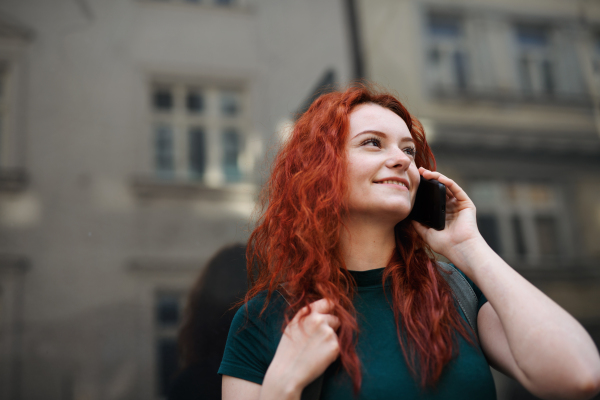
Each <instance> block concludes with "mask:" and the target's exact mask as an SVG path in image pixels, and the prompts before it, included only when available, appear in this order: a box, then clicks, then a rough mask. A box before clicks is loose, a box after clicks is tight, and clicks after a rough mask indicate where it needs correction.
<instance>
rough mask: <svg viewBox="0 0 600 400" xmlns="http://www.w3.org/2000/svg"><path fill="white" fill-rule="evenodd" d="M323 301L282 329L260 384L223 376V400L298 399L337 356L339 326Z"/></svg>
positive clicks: (329, 306) (303, 311)
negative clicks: (304, 315)
mask: <svg viewBox="0 0 600 400" xmlns="http://www.w3.org/2000/svg"><path fill="white" fill-rule="evenodd" d="M331 309H332V304H331V303H330V302H329V301H327V300H324V299H321V300H318V301H315V302H314V303H311V305H310V313H309V314H308V315H307V316H306V317H305V318H304V319H300V315H303V313H305V312H308V309H307V308H304V309H302V310H300V311H298V313H297V314H296V316H295V317H294V319H293V320H292V321H291V322H290V323H289V325H288V326H287V327H286V329H285V331H284V333H283V336H282V338H281V341H280V342H279V345H278V346H277V351H276V352H275V357H273V361H272V362H271V364H270V365H269V368H268V369H267V373H266V374H265V378H264V380H263V384H262V385H258V384H256V383H253V382H249V381H245V380H242V379H238V378H234V377H231V376H223V386H222V388H223V396H222V397H223V400H233V399H235V400H238V399H241V400H258V399H260V400H271V399H273V400H300V395H301V394H302V390H303V389H304V388H305V387H306V386H307V385H308V384H309V383H311V382H312V381H313V380H315V379H316V378H317V377H318V376H319V375H321V374H322V373H323V372H324V371H325V369H326V368H327V367H328V366H329V364H331V363H332V362H333V361H335V359H336V358H337V357H338V354H339V344H338V338H337V335H336V333H335V331H336V330H337V328H338V327H339V325H340V321H339V319H338V318H337V317H335V316H333V315H331V314H329V312H330V311H331Z"/></svg>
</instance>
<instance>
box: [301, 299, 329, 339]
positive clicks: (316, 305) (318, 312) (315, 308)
mask: <svg viewBox="0 0 600 400" xmlns="http://www.w3.org/2000/svg"><path fill="white" fill-rule="evenodd" d="M333 307H334V304H333V302H332V301H330V300H327V299H320V300H317V301H313V302H312V303H310V304H309V306H307V307H304V308H302V309H301V310H300V311H298V312H297V313H296V315H295V316H294V320H296V322H297V321H298V319H299V318H300V317H301V316H303V315H305V314H306V317H307V318H309V317H311V316H312V317H313V318H315V319H317V324H318V323H319V320H320V319H322V320H323V321H324V322H325V323H326V324H327V325H329V326H330V327H331V328H333V330H334V331H335V330H337V329H338V328H339V327H340V319H339V318H338V317H336V316H335V315H333V314H330V312H331V311H332V310H333Z"/></svg>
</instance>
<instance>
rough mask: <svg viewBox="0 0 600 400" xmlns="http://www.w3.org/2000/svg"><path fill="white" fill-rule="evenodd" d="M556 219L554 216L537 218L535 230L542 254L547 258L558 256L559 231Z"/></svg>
mask: <svg viewBox="0 0 600 400" xmlns="http://www.w3.org/2000/svg"><path fill="white" fill-rule="evenodd" d="M556 225H557V224H556V219H555V218H554V217H552V216H544V215H539V216H537V217H535V230H536V234H537V238H538V244H539V246H540V253H541V254H542V255H545V256H556V255H558V253H559V251H558V229H557V226H556Z"/></svg>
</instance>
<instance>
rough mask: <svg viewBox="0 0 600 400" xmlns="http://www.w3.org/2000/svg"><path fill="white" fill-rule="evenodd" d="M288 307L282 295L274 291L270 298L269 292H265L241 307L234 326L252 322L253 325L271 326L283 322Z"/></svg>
mask: <svg viewBox="0 0 600 400" xmlns="http://www.w3.org/2000/svg"><path fill="white" fill-rule="evenodd" d="M265 304H266V308H265ZM286 305H287V303H286V301H285V299H284V297H283V296H282V295H281V293H279V292H278V291H274V292H272V293H271V296H270V298H269V295H268V291H266V290H264V291H262V292H259V293H258V294H257V295H256V296H254V297H252V298H251V299H250V300H248V301H247V302H246V303H244V304H242V306H240V308H239V309H238V310H237V312H236V313H235V317H234V324H236V325H239V324H240V323H244V322H245V321H250V322H251V323H253V324H261V325H263V324H267V325H270V324H273V323H275V322H279V321H282V318H283V316H284V313H285V309H286Z"/></svg>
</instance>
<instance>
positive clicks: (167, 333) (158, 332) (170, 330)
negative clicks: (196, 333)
mask: <svg viewBox="0 0 600 400" xmlns="http://www.w3.org/2000/svg"><path fill="white" fill-rule="evenodd" d="M163 293H164V294H169V295H172V296H176V297H177V298H178V309H179V317H180V319H179V322H178V324H177V325H176V326H169V327H164V326H160V323H159V321H158V316H157V315H156V313H157V311H158V309H157V308H158V307H157V306H158V299H159V296H160V295H161V294H163ZM187 297H188V290H184V289H183V288H168V287H156V288H155V289H154V303H153V313H154V357H155V358H154V359H155V362H154V365H155V366H156V389H155V390H156V395H157V397H159V398H161V399H162V398H166V397H161V394H160V385H161V382H160V380H161V378H162V377H161V376H160V374H161V371H160V355H159V350H160V349H159V343H160V341H161V340H162V339H170V340H173V341H175V344H176V346H177V334H178V332H179V329H180V327H181V323H182V322H183V319H182V318H183V315H184V314H183V313H184V311H185V302H186V300H187ZM177 360H178V361H179V357H177ZM164 389H165V391H167V392H168V389H169V388H168V387H166V388H164ZM166 394H168V393H166Z"/></svg>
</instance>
